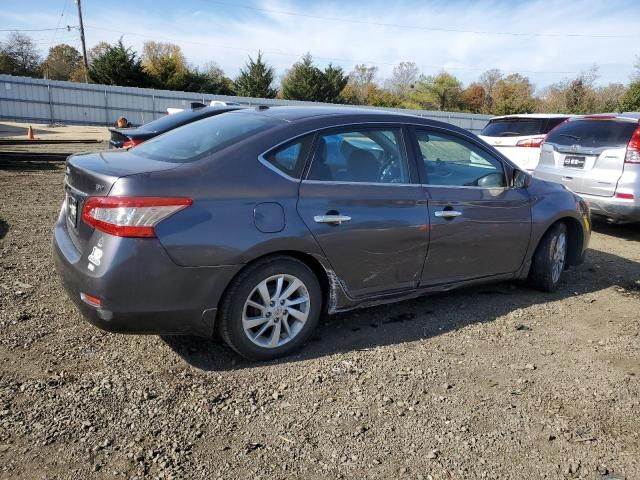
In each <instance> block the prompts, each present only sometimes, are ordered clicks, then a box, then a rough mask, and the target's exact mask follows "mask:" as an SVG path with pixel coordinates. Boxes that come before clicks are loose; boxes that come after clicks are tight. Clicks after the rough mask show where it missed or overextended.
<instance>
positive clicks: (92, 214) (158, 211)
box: [82, 197, 193, 238]
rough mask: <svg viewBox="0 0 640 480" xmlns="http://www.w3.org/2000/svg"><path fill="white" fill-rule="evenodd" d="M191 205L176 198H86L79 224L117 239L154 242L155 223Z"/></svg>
mask: <svg viewBox="0 0 640 480" xmlns="http://www.w3.org/2000/svg"><path fill="white" fill-rule="evenodd" d="M192 203H193V201H192V200H191V199H190V198H179V197H178V198H175V197H89V198H88V199H87V201H86V202H85V203H84V207H83V208H82V220H84V221H85V222H86V223H87V224H89V225H91V226H92V227H93V228H95V229H97V230H100V231H102V232H105V233H110V234H111V235H116V236H118V237H142V238H153V237H155V236H156V234H155V232H154V230H153V228H154V227H155V226H156V225H157V224H158V223H160V222H161V221H162V220H164V219H166V218H167V217H169V216H170V215H173V214H174V213H176V212H179V211H180V210H182V209H184V208H187V207H188V206H189V205H191V204H192Z"/></svg>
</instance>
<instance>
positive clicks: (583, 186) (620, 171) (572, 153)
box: [534, 112, 640, 222]
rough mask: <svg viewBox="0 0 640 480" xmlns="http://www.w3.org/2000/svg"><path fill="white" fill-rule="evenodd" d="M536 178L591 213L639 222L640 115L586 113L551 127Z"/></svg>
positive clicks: (543, 145)
mask: <svg viewBox="0 0 640 480" xmlns="http://www.w3.org/2000/svg"><path fill="white" fill-rule="evenodd" d="M534 176H536V177H538V178H541V179H543V180H550V181H552V182H556V183H560V184H562V185H564V186H565V187H567V188H568V189H569V190H572V191H574V192H575V193H577V194H578V195H580V196H581V197H582V198H583V199H585V200H586V201H587V203H589V206H590V207H591V213H592V214H594V215H599V216H603V217H607V218H609V219H611V220H614V221H617V222H640V113H631V112H630V113H619V114H603V115H587V116H584V117H578V118H572V119H571V120H569V121H568V122H566V123H564V124H562V125H560V126H559V127H558V128H556V129H555V130H553V132H551V133H550V134H549V135H548V136H547V138H546V139H545V140H544V143H543V144H542V152H541V154H540V163H539V164H538V167H537V168H536V171H535V173H534Z"/></svg>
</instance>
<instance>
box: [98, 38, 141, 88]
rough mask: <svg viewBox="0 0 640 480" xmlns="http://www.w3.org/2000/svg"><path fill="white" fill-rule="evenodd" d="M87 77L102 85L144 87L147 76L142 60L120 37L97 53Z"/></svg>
mask: <svg viewBox="0 0 640 480" xmlns="http://www.w3.org/2000/svg"><path fill="white" fill-rule="evenodd" d="M89 78H90V79H91V81H93V82H94V83H100V84H103V85H121V86H124V87H146V86H148V85H149V78H148V76H147V74H146V73H145V71H144V69H143V68H142V61H141V60H140V58H139V57H138V54H137V53H136V52H135V51H133V49H132V48H131V47H125V46H124V44H123V43H122V39H120V40H118V43H116V44H115V45H109V46H108V47H106V48H104V50H103V51H102V52H100V53H98V54H97V55H96V56H95V57H94V58H93V61H92V62H91V66H90V67H89Z"/></svg>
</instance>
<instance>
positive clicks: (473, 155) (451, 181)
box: [416, 130, 506, 188]
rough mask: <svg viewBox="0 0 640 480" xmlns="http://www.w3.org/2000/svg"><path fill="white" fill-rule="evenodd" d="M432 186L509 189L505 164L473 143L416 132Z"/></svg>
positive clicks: (426, 131) (444, 135) (437, 134)
mask: <svg viewBox="0 0 640 480" xmlns="http://www.w3.org/2000/svg"><path fill="white" fill-rule="evenodd" d="M416 137H417V140H418V147H419V149H420V154H421V156H422V165H423V167H424V169H423V172H424V175H425V177H426V183H427V184H428V185H438V186H450V187H480V188H496V187H504V186H506V177H505V173H504V166H503V165H502V162H501V161H500V160H498V159H496V158H494V157H492V156H491V155H489V154H488V153H487V152H485V151H484V150H482V149H480V148H478V147H476V146H475V145H473V144H472V143H470V142H467V141H466V140H463V139H461V138H457V137H455V136H453V135H447V134H444V133H440V132H433V131H428V130H416Z"/></svg>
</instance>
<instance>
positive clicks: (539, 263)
mask: <svg viewBox="0 0 640 480" xmlns="http://www.w3.org/2000/svg"><path fill="white" fill-rule="evenodd" d="M568 244H569V236H568V233H567V226H566V225H565V224H564V223H556V224H555V225H553V226H552V227H551V228H550V229H549V230H548V231H547V232H546V233H545V234H544V237H542V240H540V243H539V244H538V248H537V249H536V252H535V253H534V255H533V260H532V262H531V270H530V271H529V279H528V281H529V285H531V286H532V287H533V288H536V289H538V290H542V291H544V292H554V291H556V290H557V289H558V285H560V278H561V277H562V272H563V271H564V270H565V269H566V267H567V246H568ZM559 250H561V251H559Z"/></svg>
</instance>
